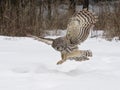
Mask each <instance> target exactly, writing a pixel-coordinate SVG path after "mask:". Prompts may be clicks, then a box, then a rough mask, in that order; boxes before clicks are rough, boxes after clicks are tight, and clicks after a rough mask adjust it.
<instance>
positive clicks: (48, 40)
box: [27, 34, 54, 45]
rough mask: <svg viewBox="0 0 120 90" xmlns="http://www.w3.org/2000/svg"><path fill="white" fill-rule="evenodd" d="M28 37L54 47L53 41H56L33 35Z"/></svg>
mask: <svg viewBox="0 0 120 90" xmlns="http://www.w3.org/2000/svg"><path fill="white" fill-rule="evenodd" d="M27 37H31V38H33V39H35V40H38V41H41V42H44V43H46V44H48V45H52V43H53V40H54V39H51V38H43V37H37V36H34V35H31V34H27Z"/></svg>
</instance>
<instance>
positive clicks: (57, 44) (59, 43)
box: [52, 37, 67, 52]
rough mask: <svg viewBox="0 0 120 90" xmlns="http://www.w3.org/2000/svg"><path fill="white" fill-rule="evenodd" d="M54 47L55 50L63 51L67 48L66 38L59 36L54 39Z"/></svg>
mask: <svg viewBox="0 0 120 90" xmlns="http://www.w3.org/2000/svg"><path fill="white" fill-rule="evenodd" d="M52 47H53V48H54V49H55V50H57V51H60V52H62V51H64V50H65V49H66V48H67V42H66V41H65V40H64V38H62V37H59V38H56V39H55V40H54V41H53V43H52Z"/></svg>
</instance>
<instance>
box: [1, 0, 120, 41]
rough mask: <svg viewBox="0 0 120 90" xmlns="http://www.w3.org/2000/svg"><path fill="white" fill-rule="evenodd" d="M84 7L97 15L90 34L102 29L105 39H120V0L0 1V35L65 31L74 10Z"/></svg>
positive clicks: (43, 33)
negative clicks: (96, 20)
mask: <svg viewBox="0 0 120 90" xmlns="http://www.w3.org/2000/svg"><path fill="white" fill-rule="evenodd" d="M88 5H89V6H88ZM86 7H87V8H88V9H89V10H91V11H93V12H95V14H96V15H98V18H99V21H98V22H97V23H96V25H95V27H94V29H93V31H92V32H94V33H96V34H95V35H91V37H97V33H99V32H103V33H102V36H103V37H104V38H107V39H108V40H112V39H113V38H115V37H118V40H120V0H89V1H88V0H0V35H5V36H26V34H27V33H29V34H34V35H37V36H45V35H47V34H49V31H53V32H55V33H57V32H58V31H59V30H63V31H64V30H65V29H66V27H67V22H68V19H69V18H70V17H71V16H72V15H73V13H74V12H76V11H80V10H82V8H86Z"/></svg>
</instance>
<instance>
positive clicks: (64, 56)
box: [57, 50, 81, 65]
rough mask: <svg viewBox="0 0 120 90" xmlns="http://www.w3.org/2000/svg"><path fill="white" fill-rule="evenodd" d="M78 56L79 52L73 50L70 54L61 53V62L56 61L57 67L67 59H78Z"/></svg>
mask: <svg viewBox="0 0 120 90" xmlns="http://www.w3.org/2000/svg"><path fill="white" fill-rule="evenodd" d="M80 54H81V51H80V50H75V51H72V52H70V53H61V58H62V60H60V61H58V62H57V65H59V64H62V63H64V62H65V61H66V60H67V59H69V58H72V57H78V56H80Z"/></svg>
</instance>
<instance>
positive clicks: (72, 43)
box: [28, 9, 97, 65]
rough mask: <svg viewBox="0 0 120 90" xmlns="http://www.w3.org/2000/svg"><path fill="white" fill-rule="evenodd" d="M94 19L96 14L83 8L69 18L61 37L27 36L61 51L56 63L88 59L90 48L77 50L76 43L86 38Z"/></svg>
mask: <svg viewBox="0 0 120 90" xmlns="http://www.w3.org/2000/svg"><path fill="white" fill-rule="evenodd" d="M96 21H97V16H95V15H94V14H93V13H92V12H90V11H88V10H86V9H83V10H82V11H79V12H77V13H75V14H74V15H73V16H72V17H71V18H70V19H69V21H68V25H67V33H66V35H65V36H63V37H59V38H56V39H50V38H42V37H37V36H33V35H28V36H29V37H32V38H34V39H36V40H38V41H41V42H44V43H46V44H48V45H51V46H52V47H53V48H54V49H55V50H57V51H59V52H60V53H61V60H59V61H58V62H57V65H58V64H62V63H63V62H65V61H66V60H68V59H69V60H71V59H73V60H76V61H84V60H89V58H88V57H92V52H91V51H90V50H79V49H78V45H79V44H81V43H82V42H84V41H85V40H86V39H87V37H88V35H89V33H90V29H91V27H92V26H93V25H94V24H95V23H96Z"/></svg>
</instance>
